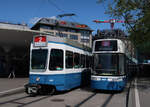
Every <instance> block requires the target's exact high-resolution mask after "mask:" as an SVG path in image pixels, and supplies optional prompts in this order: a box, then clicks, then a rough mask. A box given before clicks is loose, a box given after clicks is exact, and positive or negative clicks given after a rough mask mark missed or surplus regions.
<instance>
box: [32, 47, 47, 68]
mask: <svg viewBox="0 0 150 107" xmlns="http://www.w3.org/2000/svg"><path fill="white" fill-rule="evenodd" d="M47 55H48V50H47V49H35V50H32V56H31V68H32V69H46V62H47Z"/></svg>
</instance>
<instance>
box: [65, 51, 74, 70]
mask: <svg viewBox="0 0 150 107" xmlns="http://www.w3.org/2000/svg"><path fill="white" fill-rule="evenodd" d="M65 60H66V68H73V52H70V51H66V59H65Z"/></svg>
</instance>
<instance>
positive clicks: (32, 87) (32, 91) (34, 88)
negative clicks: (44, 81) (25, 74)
mask: <svg viewBox="0 0 150 107" xmlns="http://www.w3.org/2000/svg"><path fill="white" fill-rule="evenodd" d="M24 87H25V92H26V93H27V94H29V95H30V96H35V95H37V94H38V91H39V90H40V89H41V86H40V85H37V84H26V85H24Z"/></svg>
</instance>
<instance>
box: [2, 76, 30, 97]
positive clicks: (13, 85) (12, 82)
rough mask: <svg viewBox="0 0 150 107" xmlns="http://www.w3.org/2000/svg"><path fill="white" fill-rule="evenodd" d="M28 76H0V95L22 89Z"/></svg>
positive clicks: (21, 90)
mask: <svg viewBox="0 0 150 107" xmlns="http://www.w3.org/2000/svg"><path fill="white" fill-rule="evenodd" d="M28 80H29V78H13V79H9V78H0V97H1V96H5V95H10V94H14V93H18V92H23V91H24V85H25V84H27V83H28Z"/></svg>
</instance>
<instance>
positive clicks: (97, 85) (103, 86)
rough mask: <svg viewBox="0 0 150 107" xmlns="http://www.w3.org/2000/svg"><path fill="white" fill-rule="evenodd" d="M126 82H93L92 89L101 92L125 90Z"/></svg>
mask: <svg viewBox="0 0 150 107" xmlns="http://www.w3.org/2000/svg"><path fill="white" fill-rule="evenodd" d="M124 87H125V82H124V81H120V82H109V81H94V80H92V81H91V88H93V89H100V90H114V91H115V90H116V91H117V90H118V91H119V90H123V88H124Z"/></svg>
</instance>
